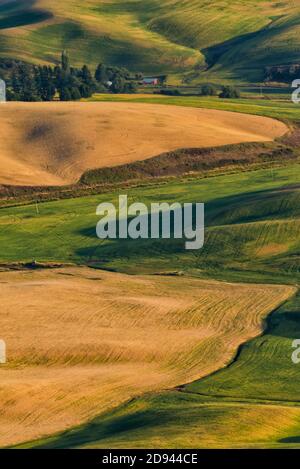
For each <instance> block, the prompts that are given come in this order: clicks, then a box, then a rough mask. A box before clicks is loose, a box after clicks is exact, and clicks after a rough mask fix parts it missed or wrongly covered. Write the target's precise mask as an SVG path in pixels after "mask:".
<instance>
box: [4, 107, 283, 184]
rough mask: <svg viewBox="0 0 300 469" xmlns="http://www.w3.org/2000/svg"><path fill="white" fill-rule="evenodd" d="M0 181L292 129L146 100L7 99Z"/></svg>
mask: <svg viewBox="0 0 300 469" xmlns="http://www.w3.org/2000/svg"><path fill="white" fill-rule="evenodd" d="M0 124H1V125H0V184H9V185H25V186H26V185H27V186H41V185H48V186H49V185H64V184H69V183H74V182H76V181H78V180H79V178H80V176H81V175H82V174H83V173H84V172H85V171H87V170H89V169H96V168H102V167H113V166H117V165H121V164H126V163H131V162H134V161H140V160H144V159H147V158H151V157H153V156H156V155H159V154H161V153H163V152H167V151H173V150H176V149H179V148H192V147H212V146H222V145H226V144H235V143H242V142H262V141H272V140H274V139H275V138H276V137H280V136H282V135H283V134H285V133H286V132H287V130H288V129H287V127H286V126H285V125H284V124H283V123H281V122H279V121H277V120H273V119H270V118H266V117H259V116H251V115H246V114H238V113H234V112H225V111H217V110H206V109H195V108H184V107H177V106H167V105H155V104H144V103H143V104H142V103H116V102H114V103H105V102H103V103H58V102H56V103H6V104H5V105H4V106H1V117H0Z"/></svg>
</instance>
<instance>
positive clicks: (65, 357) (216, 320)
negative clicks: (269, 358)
mask: <svg viewBox="0 0 300 469" xmlns="http://www.w3.org/2000/svg"><path fill="white" fill-rule="evenodd" d="M294 291H295V289H294V288H293V287H286V286H279V285H276V286H272V285H245V284H229V283H222V282H215V281H203V280H198V279H190V278H184V277H180V278H176V277H150V276H140V277H133V276H127V275H123V274H116V273H108V272H103V271H97V270H93V269H88V268H79V267H70V268H60V269H57V270H50V271H48V270H37V271H30V270H29V271H21V272H20V271H19V272H16V271H14V272H13V271H12V272H1V273H0V294H1V298H2V305H1V306H2V307H1V324H0V326H1V338H3V339H4V340H5V341H6V344H7V359H8V361H7V364H5V365H1V367H0V376H1V387H0V405H1V409H2V410H1V415H0V428H1V432H0V435H1V436H0V444H1V446H5V445H11V444H15V443H20V442H23V441H26V440H32V439H35V438H39V437H42V436H44V435H50V434H53V433H55V432H58V431H61V430H64V429H66V428H71V427H73V426H75V425H77V424H80V423H82V422H84V421H87V420H88V419H90V418H92V417H93V416H95V415H97V414H99V413H101V412H102V411H104V410H107V409H110V408H112V407H115V406H117V405H118V404H120V403H122V402H124V401H126V400H128V399H130V398H131V397H133V396H137V395H140V394H142V393H144V392H147V391H153V390H159V389H163V388H166V387H172V386H176V385H180V384H183V383H186V382H190V381H192V380H194V379H197V378H200V377H203V376H205V375H207V374H209V373H211V372H213V371H215V370H217V369H219V368H221V367H223V366H224V365H225V364H226V363H228V361H229V360H230V359H231V358H232V357H233V355H234V353H235V351H236V350H237V347H238V346H239V345H240V344H241V343H242V342H245V341H246V340H248V339H250V338H252V337H254V336H256V335H258V334H259V333H260V332H261V329H262V323H263V320H264V318H265V317H266V315H267V314H268V313H270V311H272V310H273V309H274V308H276V307H277V306H278V305H279V304H280V303H282V302H283V301H285V300H286V299H288V298H289V297H290V296H291V295H292V294H293V293H294Z"/></svg>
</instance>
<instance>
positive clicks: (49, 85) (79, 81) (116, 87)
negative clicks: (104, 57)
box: [0, 51, 143, 101]
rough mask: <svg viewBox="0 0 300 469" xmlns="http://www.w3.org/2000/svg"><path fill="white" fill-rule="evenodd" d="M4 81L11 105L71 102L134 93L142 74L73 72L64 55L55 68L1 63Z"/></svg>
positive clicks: (101, 67)
mask: <svg viewBox="0 0 300 469" xmlns="http://www.w3.org/2000/svg"><path fill="white" fill-rule="evenodd" d="M1 75H2V77H3V79H4V80H5V81H6V85H7V99H8V100H10V101H53V100H54V99H59V100H60V101H74V100H79V99H81V98H89V97H90V96H92V94H93V93H95V92H96V91H98V92H101V91H107V90H109V91H111V92H113V93H134V92H135V91H136V89H137V83H138V81H139V80H141V79H142V78H143V77H142V75H141V74H135V75H131V74H130V72H129V71H128V70H127V69H125V68H119V67H112V66H107V65H105V64H102V63H101V64H99V65H98V66H97V68H96V70H95V72H94V73H92V72H91V70H90V69H89V67H88V66H87V65H83V66H82V67H81V68H75V67H72V66H71V65H70V61H69V57H68V54H67V53H66V52H65V51H63V52H62V55H61V62H60V64H59V65H56V66H54V67H53V66H49V65H32V64H28V63H24V62H21V61H9V60H4V61H2V63H1V64H0V77H1Z"/></svg>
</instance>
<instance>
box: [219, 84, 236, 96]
mask: <svg viewBox="0 0 300 469" xmlns="http://www.w3.org/2000/svg"><path fill="white" fill-rule="evenodd" d="M240 97H241V94H240V91H239V90H238V89H237V88H234V86H224V87H223V90H222V93H221V94H220V98H225V99H228V98H231V99H232V98H233V99H235V98H240Z"/></svg>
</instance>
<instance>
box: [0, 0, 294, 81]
mask: <svg viewBox="0 0 300 469" xmlns="http://www.w3.org/2000/svg"><path fill="white" fill-rule="evenodd" d="M299 14H300V11H299V7H294V5H293V4H291V3H283V2H281V3H279V2H278V3H274V2H271V1H267V2H265V1H257V0H235V1H230V2H226V4H225V5H224V3H222V5H220V2H219V1H216V0H214V1H210V2H207V1H205V0H191V1H184V2H182V1H178V0H163V1H162V0H151V1H150V0H130V1H124V0H122V1H121V0H108V1H103V0H102V1H101V2H99V1H98V0H88V1H86V2H84V4H83V3H82V2H79V1H78V0H65V1H64V2H58V1H56V2H53V1H50V0H31V1H30V2H24V0H17V1H16V2H14V3H13V4H12V3H8V4H7V5H5V4H4V5H2V7H1V9H0V31H1V32H0V37H1V39H2V40H1V47H0V53H1V55H10V56H17V57H20V58H25V59H28V60H34V61H41V60H44V61H46V62H53V61H55V60H57V59H58V56H59V53H60V51H61V49H62V48H67V49H68V50H69V51H70V54H71V58H72V60H73V62H74V63H82V62H88V63H90V64H96V63H98V62H99V61H101V60H103V61H105V62H107V63H111V64H117V65H126V66H128V67H129V68H131V69H133V70H142V71H144V72H149V73H151V72H156V73H157V72H167V73H169V72H183V71H189V70H192V69H193V67H194V66H196V65H197V67H198V66H200V67H203V65H205V60H206V61H207V62H208V63H209V64H210V65H211V66H212V69H211V71H210V72H209V74H208V75H206V77H209V78H210V79H213V80H214V79H216V78H218V77H220V76H221V77H222V79H225V78H226V79H234V80H235V79H238V80H243V81H245V82H249V81H251V80H256V79H260V78H261V70H262V69H263V68H264V67H265V66H266V65H268V64H277V63H283V62H284V63H285V62H290V61H293V60H295V59H298V55H297V50H299V47H298V44H299V39H298V38H299V26H298V23H299V18H298V15H299ZM14 27H16V28H18V29H17V35H16V34H15V31H16V30H15V28H14ZM200 51H201V52H200ZM195 77H196V80H197V79H198V78H199V77H198V75H197V73H196V75H195ZM200 79H201V77H200Z"/></svg>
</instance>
